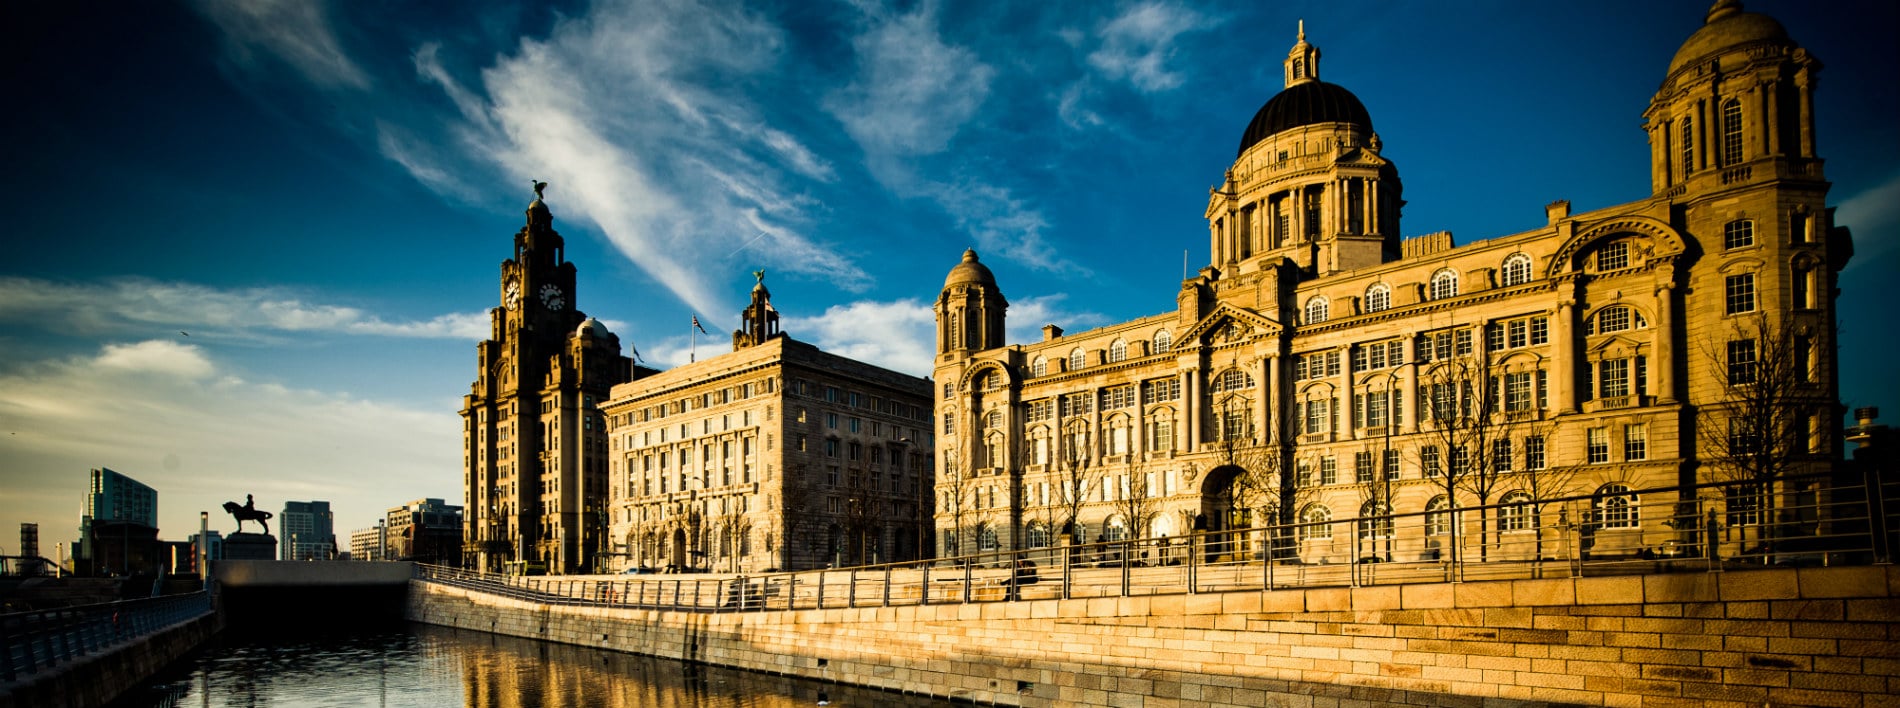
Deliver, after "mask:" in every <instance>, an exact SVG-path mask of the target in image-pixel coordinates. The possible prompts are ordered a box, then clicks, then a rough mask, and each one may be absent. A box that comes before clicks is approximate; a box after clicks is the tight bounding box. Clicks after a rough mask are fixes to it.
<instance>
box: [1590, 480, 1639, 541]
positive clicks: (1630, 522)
mask: <svg viewBox="0 0 1900 708" xmlns="http://www.w3.org/2000/svg"><path fill="white" fill-rule="evenodd" d="M1590 505H1591V507H1592V509H1591V510H1592V511H1594V512H1595V514H1596V521H1597V525H1598V526H1601V527H1603V528H1606V529H1626V528H1636V495H1634V494H1631V493H1630V488H1629V487H1628V486H1626V485H1622V484H1616V483H1614V482H1613V483H1610V484H1605V485H1603V486H1602V487H1600V488H1598V489H1597V494H1596V498H1595V499H1593V500H1591V503H1590Z"/></svg>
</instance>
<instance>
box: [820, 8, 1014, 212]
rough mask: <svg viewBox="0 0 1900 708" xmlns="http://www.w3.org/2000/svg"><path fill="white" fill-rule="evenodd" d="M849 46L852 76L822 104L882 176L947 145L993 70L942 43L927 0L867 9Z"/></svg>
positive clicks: (970, 114)
mask: <svg viewBox="0 0 1900 708" xmlns="http://www.w3.org/2000/svg"><path fill="white" fill-rule="evenodd" d="M851 46H852V49H853V50H855V52H856V54H857V63H858V71H857V75H856V77H854V78H853V79H852V80H851V82H850V83H848V84H846V85H845V86H843V87H842V88H840V89H838V90H837V91H836V92H835V93H833V94H832V95H831V96H830V98H829V99H827V100H826V102H825V104H826V108H827V109H828V110H829V111H830V112H831V114H832V115H833V116H834V117H836V118H837V119H838V120H839V121H840V122H842V123H843V124H844V126H845V131H846V132H847V133H850V134H851V137H852V138H853V139H854V140H856V141H857V143H858V145H859V146H860V147H861V148H863V149H864V151H865V153H866V155H867V157H868V158H869V159H870V160H871V163H872V166H873V168H874V171H877V172H879V173H880V174H879V176H880V178H885V179H887V180H888V179H892V178H895V177H896V176H897V173H896V172H894V171H895V170H897V165H896V164H895V163H896V162H897V161H900V160H902V159H903V158H907V157H916V156H920V155H933V154H936V153H938V152H942V151H943V150H944V149H945V148H947V147H949V145H950V140H951V138H953V137H955V136H956V134H957V131H958V130H959V129H960V128H962V126H963V124H964V123H965V122H967V121H969V120H970V119H971V118H972V117H973V116H975V115H976V113H977V109H978V108H980V107H981V106H982V105H983V100H984V98H985V97H987V96H988V95H989V89H990V79H991V77H992V76H994V75H995V73H996V70H995V69H993V68H991V67H990V66H989V65H987V64H985V63H983V62H982V60H981V59H980V58H979V57H977V55H976V52H974V51H971V50H970V49H968V48H966V47H960V46H955V45H952V44H950V43H948V42H946V41H944V38H943V36H942V35H940V34H939V33H938V28H937V3H935V2H930V1H926V2H923V3H919V4H918V5H917V7H915V8H914V9H913V10H912V11H911V12H909V13H904V14H896V15H892V14H888V13H886V12H884V11H883V10H882V9H878V8H871V12H870V15H869V16H868V17H867V18H866V19H865V26H864V31H863V32H861V33H859V34H858V35H857V36H855V37H853V38H852V40H851Z"/></svg>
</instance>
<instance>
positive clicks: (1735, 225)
mask: <svg viewBox="0 0 1900 708" xmlns="http://www.w3.org/2000/svg"><path fill="white" fill-rule="evenodd" d="M1753 245H1755V222H1753V221H1749V220H1748V219H1737V220H1735V221H1731V222H1728V224H1726V225H1724V226H1723V227H1722V247H1723V248H1742V247H1744V246H1753Z"/></svg>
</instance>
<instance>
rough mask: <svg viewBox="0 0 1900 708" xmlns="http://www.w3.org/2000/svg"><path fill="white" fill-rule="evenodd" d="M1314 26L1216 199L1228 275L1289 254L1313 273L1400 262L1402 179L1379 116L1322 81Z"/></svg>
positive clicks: (1212, 226) (1213, 230)
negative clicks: (1375, 119)
mask: <svg viewBox="0 0 1900 708" xmlns="http://www.w3.org/2000/svg"><path fill="white" fill-rule="evenodd" d="M1319 59H1320V50H1319V48H1318V47H1315V46H1313V45H1312V44H1309V43H1307V41H1306V25H1305V23H1304V22H1302V23H1301V24H1300V31H1299V36H1298V39H1297V41H1295V42H1294V44H1293V48H1292V49H1291V50H1289V51H1288V52H1287V57H1286V59H1285V62H1284V65H1285V71H1284V76H1285V82H1286V85H1285V88H1283V89H1282V90H1281V91H1280V92H1279V93H1278V94H1275V95H1274V96H1273V98H1271V99H1269V100H1268V101H1267V103H1266V104H1265V105H1263V106H1261V107H1260V110H1259V112H1257V113H1255V114H1254V117H1253V121H1252V122H1250V123H1248V125H1247V130H1246V132H1245V133H1242V134H1241V139H1240V149H1239V151H1238V154H1237V155H1236V156H1235V160H1234V165H1233V167H1232V168H1231V169H1229V170H1228V171H1227V174H1226V176H1225V178H1224V179H1223V180H1222V182H1221V184H1220V185H1219V186H1217V187H1215V188H1214V189H1213V190H1211V193H1210V194H1209V197H1208V202H1207V212H1206V214H1205V216H1206V218H1207V225H1208V234H1209V243H1210V245H1209V252H1210V253H1211V254H1212V262H1211V263H1210V265H1212V266H1213V267H1214V268H1216V269H1218V270H1219V271H1220V272H1221V273H1222V274H1226V275H1239V274H1242V273H1249V272H1257V271H1259V270H1262V269H1265V268H1269V267H1271V266H1272V265H1273V264H1276V263H1278V262H1280V260H1281V259H1289V260H1291V261H1293V262H1294V263H1295V264H1296V265H1298V266H1299V267H1300V269H1301V270H1302V271H1304V272H1305V273H1307V274H1308V276H1309V277H1310V276H1317V275H1324V274H1327V273H1335V272H1339V271H1345V270H1354V269H1358V268H1364V267H1367V266H1373V265H1378V264H1379V263H1383V262H1385V261H1387V260H1392V259H1394V258H1397V256H1398V252H1399V208H1400V207H1401V206H1402V205H1403V204H1404V203H1405V202H1404V200H1403V199H1401V198H1400V193H1401V185H1400V183H1399V176H1398V169H1397V167H1395V166H1394V165H1393V164H1392V162H1391V161H1390V160H1387V159H1385V158H1384V157H1381V156H1380V154H1379V152H1380V149H1381V147H1382V146H1381V144H1380V141H1379V136H1378V134H1377V133H1374V132H1373V130H1372V116H1371V114H1370V113H1368V112H1367V111H1366V107H1365V105H1364V104H1362V103H1360V102H1359V98H1358V97H1357V96H1354V95H1353V93H1352V92H1351V91H1348V90H1346V89H1345V88H1344V87H1342V86H1339V85H1338V84H1331V83H1327V82H1325V81H1322V80H1320V65H1319Z"/></svg>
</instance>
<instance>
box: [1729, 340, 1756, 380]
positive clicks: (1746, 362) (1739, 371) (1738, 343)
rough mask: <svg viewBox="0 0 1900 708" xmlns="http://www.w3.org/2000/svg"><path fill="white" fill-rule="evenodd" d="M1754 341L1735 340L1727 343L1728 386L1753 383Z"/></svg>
mask: <svg viewBox="0 0 1900 708" xmlns="http://www.w3.org/2000/svg"><path fill="white" fill-rule="evenodd" d="M1755 364H1756V361H1755V340H1753V339H1737V340H1734V341H1731V342H1729V343H1728V385H1730V386H1747V385H1749V384H1752V383H1755Z"/></svg>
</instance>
